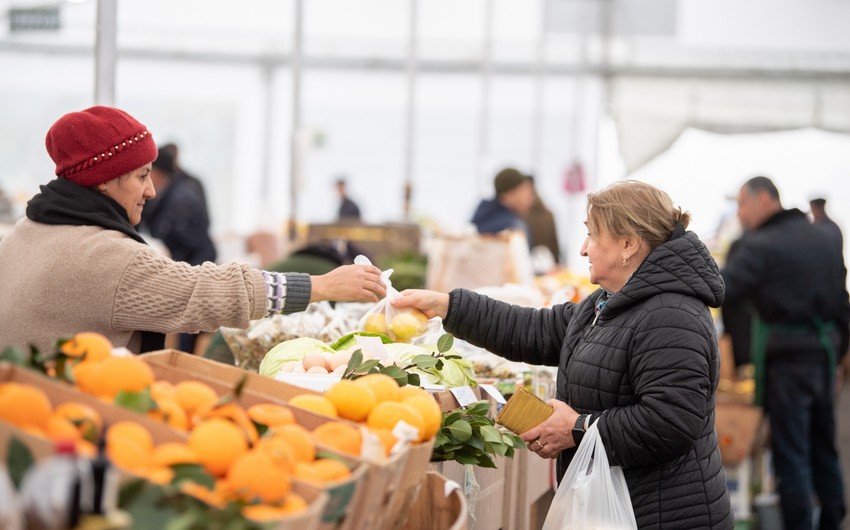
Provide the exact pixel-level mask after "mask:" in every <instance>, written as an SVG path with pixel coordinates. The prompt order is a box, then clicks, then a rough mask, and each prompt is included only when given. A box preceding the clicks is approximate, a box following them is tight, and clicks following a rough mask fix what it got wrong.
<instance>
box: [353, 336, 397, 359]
mask: <svg viewBox="0 0 850 530" xmlns="http://www.w3.org/2000/svg"><path fill="white" fill-rule="evenodd" d="M354 341H355V342H356V343H357V345H358V346H360V349H361V350H363V357H367V356H368V357H369V358H371V359H378V360H380V361H381V363H382V364H386V361H387V360H388V359H389V358H390V355H389V353H388V352H387V349H386V348H384V343H383V342H381V338H380V337H366V336H363V335H355V336H354Z"/></svg>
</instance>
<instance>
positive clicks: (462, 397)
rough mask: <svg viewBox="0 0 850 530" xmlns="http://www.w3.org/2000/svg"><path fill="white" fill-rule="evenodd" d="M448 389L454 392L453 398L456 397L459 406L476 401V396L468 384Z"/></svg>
mask: <svg viewBox="0 0 850 530" xmlns="http://www.w3.org/2000/svg"><path fill="white" fill-rule="evenodd" d="M449 391H450V392H451V393H452V394H454V397H455V399H457V402H458V403H460V406H461V407H465V406H467V405H471V404H472V403H475V402H476V401H478V398H477V397H475V393H474V392H473V391H472V389H471V388H469V387H468V386H459V387H455V388H450V389H449Z"/></svg>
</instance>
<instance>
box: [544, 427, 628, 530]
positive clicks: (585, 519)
mask: <svg viewBox="0 0 850 530" xmlns="http://www.w3.org/2000/svg"><path fill="white" fill-rule="evenodd" d="M597 424H598V422H596V423H594V424H593V425H591V426H590V428H589V429H588V430H587V434H585V435H584V438H583V439H582V441H581V444H579V446H578V451H576V454H575V456H574V457H573V460H572V462H570V465H569V467H568V468H567V471H566V473H564V478H563V479H562V480H561V484H560V485H559V486H558V491H557V492H556V493H555V498H554V499H553V500H552V505H551V508H549V513H548V514H547V515H546V522H545V523H544V524H543V530H637V522H636V521H635V513H634V510H633V509H632V500H631V496H630V495H629V487H628V485H627V484H626V478H625V476H624V475H623V470H622V468H620V467H619V466H611V465H609V464H608V455H607V454H606V453H605V447H604V446H603V445H602V437H601V436H600V435H599V427H598V425H597Z"/></svg>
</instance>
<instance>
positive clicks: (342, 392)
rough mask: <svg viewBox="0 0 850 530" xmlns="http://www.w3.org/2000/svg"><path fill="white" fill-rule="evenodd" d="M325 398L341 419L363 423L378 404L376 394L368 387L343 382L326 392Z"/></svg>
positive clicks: (346, 381) (352, 382)
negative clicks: (332, 405)
mask: <svg viewBox="0 0 850 530" xmlns="http://www.w3.org/2000/svg"><path fill="white" fill-rule="evenodd" d="M325 397H326V398H328V400H329V401H330V402H331V403H333V404H334V407H336V410H337V412H338V413H339V415H340V417H342V418H345V419H347V420H351V421H363V420H365V419H366V418H367V417H368V416H369V412H370V411H371V410H372V407H374V406H375V405H376V404H377V403H378V399H377V398H376V397H375V393H374V392H372V389H371V388H370V387H369V386H368V385H362V384H361V385H358V384H357V383H355V382H354V381H348V380H342V381H340V382H339V383H336V384H334V385H333V386H332V387H330V388H329V389H328V391H327V392H325Z"/></svg>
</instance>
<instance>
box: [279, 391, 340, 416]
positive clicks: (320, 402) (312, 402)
mask: <svg viewBox="0 0 850 530" xmlns="http://www.w3.org/2000/svg"><path fill="white" fill-rule="evenodd" d="M289 404H290V405H292V406H293V407H298V408H302V409H305V410H309V411H310V412H315V413H316V414H321V415H323V416H330V417H331V418H336V417H337V416H338V414H337V412H336V407H335V406H334V404H333V403H331V401H330V400H329V399H328V398H326V397H325V396H316V395H313V394H301V395H298V396H295V397H294V398H292V399H290V400H289Z"/></svg>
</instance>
